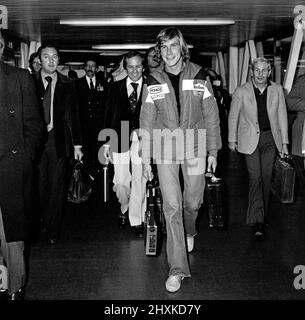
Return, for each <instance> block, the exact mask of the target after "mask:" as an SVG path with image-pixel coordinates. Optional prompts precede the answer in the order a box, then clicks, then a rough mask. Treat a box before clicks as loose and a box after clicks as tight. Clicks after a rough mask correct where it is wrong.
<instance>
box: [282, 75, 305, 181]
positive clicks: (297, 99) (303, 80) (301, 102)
mask: <svg viewBox="0 0 305 320" xmlns="http://www.w3.org/2000/svg"><path fill="white" fill-rule="evenodd" d="M304 89H305V75H304V74H303V75H301V76H300V77H298V78H297V79H296V81H295V83H294V84H293V87H292V89H291V91H290V92H289V94H288V96H287V97H286V99H287V108H288V110H289V111H293V112H296V114H297V117H296V119H295V120H294V122H293V125H292V139H291V140H292V147H291V153H292V154H293V155H294V158H293V161H294V165H295V168H296V173H297V175H298V178H299V181H300V185H302V186H303V187H304V186H305V158H304V156H305V144H304V143H305V130H304V125H305V90H304Z"/></svg>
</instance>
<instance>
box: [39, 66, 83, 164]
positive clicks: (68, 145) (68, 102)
mask: <svg viewBox="0 0 305 320" xmlns="http://www.w3.org/2000/svg"><path fill="white" fill-rule="evenodd" d="M35 84H36V93H37V98H38V102H39V110H40V114H41V116H42V114H43V107H42V102H43V98H44V93H45V88H44V86H43V82H42V79H41V73H40V72H39V73H38V75H37V76H36V77H35ZM53 108H54V110H53V117H54V118H53V132H54V139H55V148H56V154H57V157H58V158H61V157H71V156H73V146H75V145H82V134H81V127H80V121H79V112H78V102H77V96H76V90H75V85H74V81H73V80H71V79H69V78H68V77H66V76H64V75H63V74H61V73H59V72H57V82H56V85H55V91H54V101H53ZM45 138H46V137H45Z"/></svg>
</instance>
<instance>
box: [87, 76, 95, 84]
mask: <svg viewBox="0 0 305 320" xmlns="http://www.w3.org/2000/svg"><path fill="white" fill-rule="evenodd" d="M86 79H87V81H88V82H90V79H92V81H93V82H94V81H95V76H94V77H93V78H89V77H88V76H87V75H86Z"/></svg>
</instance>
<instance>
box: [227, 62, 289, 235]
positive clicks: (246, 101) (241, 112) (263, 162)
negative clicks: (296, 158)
mask: <svg viewBox="0 0 305 320" xmlns="http://www.w3.org/2000/svg"><path fill="white" fill-rule="evenodd" d="M270 74H271V66H270V63H269V62H268V61H267V60H266V59H264V58H257V59H254V60H253V63H252V65H251V80H250V81H249V82H247V83H245V84H244V85H242V86H240V87H238V88H237V89H236V90H235V92H234V94H233V96H232V103H231V108H230V112H229V123H228V126H229V148H230V150H231V151H236V150H237V151H238V152H240V153H243V154H244V155H245V160H246V164H247V168H248V173H249V199H248V210H247V219H246V222H247V224H248V225H250V226H252V229H253V235H254V236H255V237H262V236H263V235H264V233H265V225H266V215H267V212H268V203H269V194H270V184H271V176H272V170H273V165H274V159H275V154H276V151H278V152H280V153H281V155H282V156H283V155H284V154H287V153H288V148H287V144H288V124H287V110H286V104H285V98H284V93H283V88H282V87H281V86H280V85H278V84H276V83H274V82H272V81H270V80H269V79H268V78H269V76H270Z"/></svg>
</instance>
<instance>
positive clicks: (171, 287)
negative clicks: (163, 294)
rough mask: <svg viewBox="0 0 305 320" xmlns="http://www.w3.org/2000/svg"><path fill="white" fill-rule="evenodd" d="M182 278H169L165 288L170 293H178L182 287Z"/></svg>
mask: <svg viewBox="0 0 305 320" xmlns="http://www.w3.org/2000/svg"><path fill="white" fill-rule="evenodd" d="M183 279H184V277H182V276H169V277H168V278H167V280H166V282H165V287H166V290H167V291H168V292H176V291H178V290H179V289H180V287H181V281H182V280H183Z"/></svg>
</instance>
